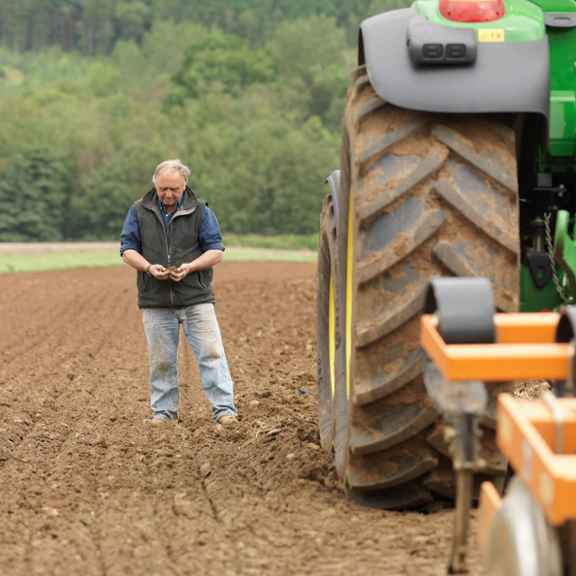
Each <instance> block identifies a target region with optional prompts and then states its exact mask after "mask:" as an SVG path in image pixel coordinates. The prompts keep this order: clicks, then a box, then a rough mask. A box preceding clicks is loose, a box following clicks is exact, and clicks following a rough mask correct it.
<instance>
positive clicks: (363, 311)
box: [318, 0, 576, 509]
mask: <svg viewBox="0 0 576 576" xmlns="http://www.w3.org/2000/svg"><path fill="white" fill-rule="evenodd" d="M358 64H359V66H358V69H357V70H356V72H355V73H354V75H353V78H352V82H351V85H350V87H349V90H348V96H347V106H346V112H345V118H344V134H343V143H342V153H341V166H340V170H337V171H335V172H334V173H333V174H332V175H330V176H329V178H328V183H329V184H330V188H329V192H328V194H327V195H326V198H325V200H324V205H323V211H322V216H321V231H320V251H319V259H318V345H319V386H320V404H321V409H320V412H321V413H320V435H321V441H322V444H323V446H324V447H325V448H326V449H327V450H332V451H333V453H334V458H335V467H336V470H337V473H338V475H339V477H340V479H341V481H342V482H343V484H344V485H345V486H346V488H347V489H348V490H349V492H350V493H352V494H353V495H355V496H357V497H358V498H360V499H362V500H364V501H366V502H368V503H371V502H373V503H374V504H375V505H379V506H382V507H385V508H390V509H407V508H422V507H426V506H430V505H431V506H436V502H437V501H438V500H439V499H450V498H451V497H452V496H453V493H454V475H453V472H452V467H451V463H450V459H449V456H448V454H449V451H448V450H447V440H446V434H445V433H444V424H443V422H442V420H441V418H440V416H439V414H438V412H437V410H436V409H435V407H434V405H433V404H432V402H431V400H430V398H429V397H428V395H427V393H426V389H425V386H424V383H423V377H422V372H423V360H424V358H423V353H422V351H421V350H420V347H419V344H418V342H419V316H420V313H421V311H422V309H423V307H424V299H425V294H426V288H427V286H428V283H429V281H430V279H431V278H432V277H435V276H482V277H485V278H489V279H490V280H491V282H492V284H493V285H494V287H495V301H496V306H497V308H498V309H499V310H500V311H504V312H509V311H516V310H523V311H538V310H545V309H550V310H551V309H554V308H556V307H558V306H559V305H561V304H562V303H565V302H572V301H573V299H574V297H575V296H576V286H575V284H576V278H575V276H574V270H576V245H575V242H574V239H573V236H574V230H573V228H574V214H575V211H576V162H575V155H576V1H575V0H533V1H528V0H417V1H416V2H415V3H414V4H413V5H412V7H411V8H408V9H402V10H395V11H392V12H387V13H383V14H380V15H378V16H374V17H372V18H369V19H367V20H365V21H364V22H363V23H362V25H361V28H360V34H359V47H358ZM470 306H474V301H472V300H471V301H470ZM483 426H484V428H485V432H484V434H483V450H484V459H485V460H486V461H487V462H488V468H487V471H488V472H487V473H488V475H489V476H490V477H492V478H493V479H494V478H496V479H497V478H498V477H499V476H500V477H504V475H505V471H506V462H505V461H504V460H503V459H502V457H501V456H500V455H499V453H498V451H497V450H496V448H495V445H494V441H493V422H492V421H491V418H490V417H489V416H487V417H486V418H485V421H484V422H483ZM491 430H492V431H491Z"/></svg>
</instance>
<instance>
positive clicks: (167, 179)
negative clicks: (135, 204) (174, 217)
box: [155, 171, 186, 210]
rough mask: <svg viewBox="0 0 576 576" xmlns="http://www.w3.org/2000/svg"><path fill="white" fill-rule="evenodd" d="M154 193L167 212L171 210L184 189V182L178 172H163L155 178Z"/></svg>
mask: <svg viewBox="0 0 576 576" xmlns="http://www.w3.org/2000/svg"><path fill="white" fill-rule="evenodd" d="M155 185H156V193H157V194H158V198H160V201H161V202H162V204H164V207H165V208H166V209H167V210H173V209H175V208H176V205H177V204H178V202H179V201H180V198H182V194H183V193H184V190H185V189H186V180H184V177H183V176H182V174H180V172H176V171H165V172H160V174H158V176H156V184H155Z"/></svg>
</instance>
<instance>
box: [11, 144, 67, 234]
mask: <svg viewBox="0 0 576 576" xmlns="http://www.w3.org/2000/svg"><path fill="white" fill-rule="evenodd" d="M70 194H71V190H70V170H69V166H67V165H66V162H65V160H64V159H63V158H61V157H58V156H57V155H55V154H54V153H53V152H52V151H50V150H46V149H32V150H29V151H28V152H27V154H26V155H19V156H17V157H15V158H14V159H13V160H12V161H11V162H10V164H9V165H8V167H7V169H6V170H5V171H4V173H3V174H2V175H1V176H0V240H1V241H4V242H7V241H28V240H34V241H45V240H48V241H55V240H62V239H63V237H64V230H65V227H66V215H67V210H66V209H67V207H68V205H69V200H70Z"/></svg>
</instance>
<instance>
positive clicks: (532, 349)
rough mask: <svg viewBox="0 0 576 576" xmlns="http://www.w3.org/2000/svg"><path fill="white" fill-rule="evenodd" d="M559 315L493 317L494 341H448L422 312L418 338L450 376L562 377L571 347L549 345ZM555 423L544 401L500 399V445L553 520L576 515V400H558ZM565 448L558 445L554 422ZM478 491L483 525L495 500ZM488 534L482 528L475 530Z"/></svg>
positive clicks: (494, 496) (460, 378) (488, 493)
mask: <svg viewBox="0 0 576 576" xmlns="http://www.w3.org/2000/svg"><path fill="white" fill-rule="evenodd" d="M558 320H559V315H558V314H505V315H504V314H497V315H496V316H495V323H496V331H497V343H496V344H474V345H469V344H456V345H455V344H452V345H448V344H446V343H445V342H444V341H443V340H442V337H441V336H440V334H439V332H438V330H437V319H436V318H435V317H434V316H423V317H422V320H421V322H422V330H421V340H422V346H423V347H424V349H425V350H426V352H427V354H428V356H429V357H430V358H431V359H432V360H433V361H434V362H435V364H436V365H437V366H438V368H439V369H440V371H441V372H442V374H443V375H444V377H445V378H446V379H447V380H449V381H455V382H462V385H465V382H466V381H469V380H481V381H486V382H489V381H504V380H516V379H548V380H566V379H567V377H568V373H569V369H570V365H571V362H572V354H574V348H573V346H572V345H570V344H556V343H554V334H555V330H556V326H557V324H558ZM556 403H557V408H558V409H559V410H560V411H561V415H562V418H561V424H558V423H557V422H556V421H555V419H554V416H553V414H552V412H551V409H550V407H549V406H548V405H546V404H545V403H544V402H540V401H533V400H520V399H516V398H513V397H511V396H510V395H508V394H501V395H500V397H499V398H498V427H497V438H498V445H499V447H500V449H501V450H502V453H503V454H504V455H505V456H506V457H507V458H508V459H509V460H510V462H511V463H512V466H513V467H514V469H515V471H516V473H517V474H518V475H519V476H520V477H521V478H522V479H523V480H524V482H525V483H526V484H527V486H529V487H530V489H531V492H532V494H533V495H534V497H535V498H536V500H537V501H538V502H539V503H540V505H541V506H542V509H543V511H544V513H545V515H546V517H547V519H548V521H549V522H550V523H551V524H552V525H560V524H562V523H564V522H566V521H567V520H569V519H575V518H576V399H557V400H556ZM558 426H560V427H561V433H562V438H563V447H562V451H561V453H560V451H559V450H557V447H556V434H557V432H558V429H557V427H558ZM490 486H491V485H485V486H484V487H483V491H482V510H481V523H482V525H483V526H488V525H489V524H490V522H491V518H492V516H493V514H494V511H495V510H496V509H497V508H498V507H499V497H498V495H497V493H496V492H495V491H494V490H493V487H490ZM481 533H483V534H486V530H483V529H481Z"/></svg>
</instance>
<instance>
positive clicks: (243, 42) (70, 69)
mask: <svg viewBox="0 0 576 576" xmlns="http://www.w3.org/2000/svg"><path fill="white" fill-rule="evenodd" d="M392 1H394V2H395V1H396V0H392ZM387 7H390V5H386V2H378V1H371V2H370V1H368V0H353V1H350V0H348V1H344V0H211V1H210V2H206V1H197V0H135V1H115V0H97V1H96V0H94V1H92V0H3V2H2V4H1V5H0V240H1V241H28V240H34V241H40V240H53V241H54V240H64V239H66V240H74V239H111V238H116V237H117V236H118V234H119V230H120V228H121V225H122V220H123V217H124V215H125V213H126V211H127V209H128V207H129V206H130V204H131V203H132V202H133V201H134V200H135V199H137V198H138V197H140V196H142V195H143V194H144V193H145V192H146V191H147V190H148V189H149V188H150V187H151V183H150V176H151V172H152V170H153V168H154V166H155V165H156V164H157V163H158V162H159V161H161V160H163V159H166V158H170V157H178V158H181V159H182V160H183V161H185V162H186V163H188V164H189V165H190V166H191V168H192V172H193V175H192V186H193V188H194V189H195V190H196V191H197V192H198V194H199V195H200V196H201V197H203V198H205V199H206V200H207V201H208V203H209V204H210V205H211V206H212V207H213V208H214V209H215V211H216V213H217V215H218V217H219V219H220V221H221V224H222V227H223V230H224V231H225V232H230V233H232V232H234V233H240V234H247V233H259V234H310V233H313V232H315V231H316V229H317V224H318V215H319V209H320V203H321V198H322V195H323V193H324V189H323V179H324V177H325V176H326V175H327V174H328V173H329V172H330V171H331V170H332V169H333V168H335V167H336V166H337V164H338V150H339V141H340V117H341V114H342V110H343V105H344V98H345V91H346V86H347V83H348V79H349V75H350V73H351V71H352V70H353V68H354V65H355V48H354V45H353V42H352V34H351V32H350V31H351V29H352V28H355V25H356V24H354V26H353V25H352V22H354V23H356V22H357V20H360V19H361V17H362V16H367V15H369V14H370V13H374V12H375V11H380V10H382V9H383V8H387ZM363 10H365V11H366V12H365V13H363V12H362V11H363Z"/></svg>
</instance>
